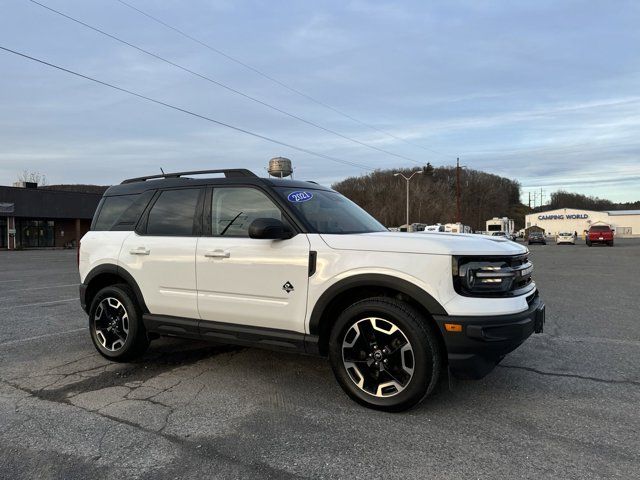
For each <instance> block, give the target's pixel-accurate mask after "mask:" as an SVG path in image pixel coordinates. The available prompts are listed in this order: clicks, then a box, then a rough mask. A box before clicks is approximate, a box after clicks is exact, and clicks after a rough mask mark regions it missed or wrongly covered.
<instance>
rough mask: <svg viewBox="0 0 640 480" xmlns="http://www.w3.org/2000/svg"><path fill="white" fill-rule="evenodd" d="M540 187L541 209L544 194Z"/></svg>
mask: <svg viewBox="0 0 640 480" xmlns="http://www.w3.org/2000/svg"><path fill="white" fill-rule="evenodd" d="M542 192H543V190H542V187H540V206H541V207H542V206H543V205H544V200H543V199H544V193H542Z"/></svg>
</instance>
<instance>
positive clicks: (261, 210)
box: [211, 187, 284, 237]
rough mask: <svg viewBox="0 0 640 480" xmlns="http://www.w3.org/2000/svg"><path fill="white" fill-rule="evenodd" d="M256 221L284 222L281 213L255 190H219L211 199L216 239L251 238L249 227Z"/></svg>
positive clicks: (269, 200)
mask: <svg viewBox="0 0 640 480" xmlns="http://www.w3.org/2000/svg"><path fill="white" fill-rule="evenodd" d="M256 218H276V219H278V220H281V221H284V220H283V218H282V212H281V211H280V209H279V208H278V207H277V206H276V205H275V204H274V203H273V202H272V201H271V199H270V198H269V197H267V196H266V195H265V194H264V193H262V192H261V191H260V190H256V189H255V188H245V187H238V188H217V189H214V190H213V198H212V200H211V227H212V230H213V232H212V233H213V235H214V236H218V237H220V236H225V237H248V236H249V225H251V222H253V221H254V220H255V219H256Z"/></svg>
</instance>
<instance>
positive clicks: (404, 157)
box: [30, 0, 423, 165]
mask: <svg viewBox="0 0 640 480" xmlns="http://www.w3.org/2000/svg"><path fill="white" fill-rule="evenodd" d="M30 1H31V3H33V4H35V5H38V6H40V7H42V8H44V9H46V10H49V11H50V12H52V13H55V14H56V15H59V16H61V17H64V18H66V19H67V20H71V21H72V22H75V23H77V24H79V25H82V26H83V27H86V28H88V29H90V30H93V31H94V32H97V33H99V34H101V35H104V36H106V37H109V38H111V39H112V40H115V41H117V42H120V43H122V44H123V45H126V46H128V47H131V48H133V49H135V50H137V51H139V52H142V53H144V54H145V55H149V56H151V57H153V58H155V59H157V60H160V61H162V62H165V63H167V64H169V65H171V66H173V67H176V68H179V69H180V70H182V71H184V72H187V73H189V74H191V75H195V76H197V77H199V78H201V79H203V80H206V81H208V82H210V83H213V84H214V85H217V86H219V87H222V88H224V89H226V90H228V91H230V92H232V93H234V94H236V95H240V96H242V97H244V98H246V99H248V100H251V101H253V102H256V103H258V104H260V105H262V106H265V107H267V108H270V109H271V110H275V111H276V112H279V113H282V114H283V115H286V116H288V117H290V118H293V119H295V120H298V121H300V122H303V123H306V124H307V125H310V126H312V127H315V128H318V129H320V130H323V131H325V132H327V133H330V134H332V135H335V136H337V137H340V138H342V139H344V140H348V141H350V142H353V143H357V144H358V145H361V146H363V147H367V148H370V149H372V150H376V151H378V152H381V153H385V154H387V155H392V156H394V157H397V158H401V159H403V160H408V161H410V162H414V163H417V164H419V165H422V163H423V162H419V161H417V160H414V159H412V158H410V157H406V156H404V155H400V154H397V153H394V152H390V151H388V150H385V149H383V148H379V147H376V146H375V145H371V144H369V143H366V142H362V141H360V140H357V139H355V138H352V137H349V136H347V135H343V134H342V133H340V132H337V131H335V130H332V129H330V128H327V127H323V126H322V125H319V124H317V123H315V122H312V121H310V120H307V119H305V118H302V117H300V116H298V115H295V114H293V113H290V112H287V111H286V110H283V109H281V108H279V107H276V106H275V105H273V104H270V103H267V102H265V101H263V100H260V99H259V98H256V97H253V96H251V95H249V94H247V93H244V92H242V91H240V90H237V89H235V88H233V87H230V86H229V85H226V84H224V83H222V82H219V81H218V80H215V79H213V78H211V77H209V76H206V75H203V74H201V73H198V72H195V71H193V70H191V69H189V68H187V67H184V66H182V65H180V64H178V63H175V62H172V61H171V60H168V59H166V58H164V57H162V56H160V55H158V54H156V53H153V52H150V51H149V50H145V49H144V48H141V47H138V46H137V45H134V44H133V43H130V42H127V41H126V40H123V39H121V38H119V37H117V36H115V35H113V34H110V33H108V32H106V31H104V30H101V29H99V28H97V27H94V26H93V25H89V24H88V23H85V22H83V21H82V20H78V19H77V18H74V17H72V16H70V15H67V14H65V13H63V12H60V11H59V10H56V9H54V8H51V7H49V6H47V5H44V4H42V3H40V2H38V1H36V0H30Z"/></svg>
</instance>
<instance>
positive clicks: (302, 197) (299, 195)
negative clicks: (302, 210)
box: [287, 192, 313, 203]
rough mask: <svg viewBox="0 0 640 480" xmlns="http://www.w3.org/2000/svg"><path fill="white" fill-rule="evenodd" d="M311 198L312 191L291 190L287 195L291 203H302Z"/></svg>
mask: <svg viewBox="0 0 640 480" xmlns="http://www.w3.org/2000/svg"><path fill="white" fill-rule="evenodd" d="M312 198H313V193H311V192H291V193H290V194H289V195H287V200H289V201H290V202H293V203H302V202H308V201H309V200H311V199H312Z"/></svg>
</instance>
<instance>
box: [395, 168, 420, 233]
mask: <svg viewBox="0 0 640 480" xmlns="http://www.w3.org/2000/svg"><path fill="white" fill-rule="evenodd" d="M416 175H422V170H417V171H415V172H413V173H412V174H411V175H410V176H409V177H408V178H407V177H405V176H404V175H403V174H402V173H400V172H397V173H394V174H393V176H394V177H402V178H404V179H405V181H406V182H407V231H409V181H410V180H411V179H412V178H413V177H414V176H416Z"/></svg>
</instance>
